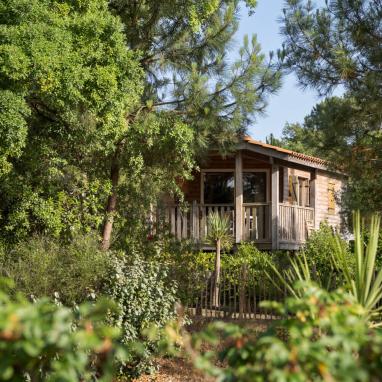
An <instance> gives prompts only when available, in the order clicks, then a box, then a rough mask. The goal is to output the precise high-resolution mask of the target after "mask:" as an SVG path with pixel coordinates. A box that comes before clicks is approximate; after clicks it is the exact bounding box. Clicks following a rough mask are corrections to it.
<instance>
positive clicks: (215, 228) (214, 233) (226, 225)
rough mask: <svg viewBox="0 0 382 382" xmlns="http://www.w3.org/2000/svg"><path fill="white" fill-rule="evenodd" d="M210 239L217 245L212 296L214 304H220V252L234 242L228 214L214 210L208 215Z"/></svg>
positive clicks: (216, 305) (215, 305) (217, 305)
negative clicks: (221, 213)
mask: <svg viewBox="0 0 382 382" xmlns="http://www.w3.org/2000/svg"><path fill="white" fill-rule="evenodd" d="M207 237H208V240H209V241H210V242H211V244H212V245H213V246H214V247H215V250H216V254H215V270H214V275H213V289H212V290H213V295H212V296H211V301H212V306H214V307H219V305H220V294H219V290H220V288H219V285H220V252H221V250H222V249H224V248H229V247H230V245H231V244H232V235H231V233H230V218H229V216H228V215H223V216H221V215H220V214H219V213H218V212H212V213H211V214H210V215H209V216H208V235H207Z"/></svg>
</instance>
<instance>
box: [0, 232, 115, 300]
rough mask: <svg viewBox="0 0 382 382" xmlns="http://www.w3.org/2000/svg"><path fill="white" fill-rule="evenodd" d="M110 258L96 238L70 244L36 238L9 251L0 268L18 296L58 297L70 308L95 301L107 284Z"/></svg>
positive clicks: (79, 240)
mask: <svg viewBox="0 0 382 382" xmlns="http://www.w3.org/2000/svg"><path fill="white" fill-rule="evenodd" d="M109 257H110V255H109V254H107V253H105V252H102V251H100V249H99V243H98V241H97V239H96V237H95V236H91V235H89V236H78V237H77V238H76V239H74V240H73V241H71V242H70V243H68V244H62V243H60V242H59V241H57V240H55V239H52V238H48V237H37V236H36V237H33V238H31V239H29V240H27V241H25V242H22V243H19V244H18V245H17V246H15V247H14V248H12V249H11V250H9V251H7V252H6V253H5V254H4V255H3V256H2V257H1V259H0V266H1V274H2V275H3V276H6V277H9V278H11V279H13V280H14V282H15V288H16V290H17V291H18V292H22V293H23V294H24V295H26V296H34V297H35V298H38V297H42V296H47V297H50V298H57V297H58V298H59V300H60V301H62V302H63V303H64V304H65V305H67V306H71V305H73V304H76V303H80V302H83V301H84V300H86V299H89V297H91V296H93V297H95V296H94V295H95V294H96V293H98V291H99V290H100V288H101V285H102V283H103V282H104V281H105V277H106V275H107V272H108V266H109V265H108V264H109Z"/></svg>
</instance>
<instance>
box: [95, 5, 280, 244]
mask: <svg viewBox="0 0 382 382" xmlns="http://www.w3.org/2000/svg"><path fill="white" fill-rule="evenodd" d="M247 4H248V6H249V10H250V11H253V7H254V4H255V2H254V1H248V2H247ZM110 7H111V9H112V11H113V12H114V13H115V14H116V15H118V16H119V17H120V18H121V20H122V22H123V23H124V25H125V35H126V43H127V46H128V47H129V48H130V49H132V50H133V51H136V52H137V53H138V54H139V55H140V63H141V66H142V68H143V70H144V73H145V87H144V92H143V95H142V97H141V100H140V104H139V106H138V107H137V108H136V109H135V111H134V112H132V113H129V115H128V116H127V120H128V122H129V125H130V126H131V129H132V130H133V131H134V130H136V127H134V126H142V125H144V126H146V127H147V129H148V130H150V126H148V125H147V124H146V123H145V121H146V120H147V119H148V118H151V120H153V119H155V118H160V119H162V118H167V123H170V125H171V124H172V123H175V122H176V123H184V124H185V126H187V127H188V128H189V129H190V132H192V135H193V139H192V143H190V144H189V150H190V152H189V153H190V155H191V156H192V157H195V156H198V155H200V154H201V153H202V152H203V151H205V150H206V149H208V148H209V147H211V145H214V146H215V147H220V148H221V149H222V150H229V149H230V148H232V147H233V144H234V143H235V139H237V137H238V135H239V134H240V133H242V132H244V130H245V128H246V127H247V126H248V125H249V124H250V123H251V122H252V121H253V120H254V118H255V116H256V115H257V114H258V113H261V112H263V111H264V109H265V107H266V101H267V97H268V96H269V95H270V94H271V93H273V92H275V91H276V90H277V89H278V88H279V86H280V71H279V67H278V64H276V63H274V62H273V55H271V56H270V57H269V59H267V58H266V57H265V55H264V54H262V53H261V50H260V45H259V44H258V42H257V40H256V37H255V36H254V37H252V39H251V41H250V40H249V38H248V37H246V38H245V39H244V44H243V47H242V48H241V49H240V51H239V57H238V59H237V60H235V61H234V62H233V63H230V62H229V60H228V53H229V52H230V50H231V49H232V45H233V37H234V34H235V32H236V31H237V27H238V11H239V1H237V0H224V1H208V0H204V1H198V0H186V1H185V0H164V1H157V0H143V1H139V2H137V1H130V0H112V1H111V3H110ZM164 116H166V117H164ZM148 130H147V132H148V135H150V133H149V131H148ZM171 130H172V128H171V126H170V127H168V128H167V130H166V131H167V132H168V133H169V134H170V133H171ZM140 131H142V130H140ZM138 136H139V138H140V139H139V140H138V142H139V147H138V148H137V145H135V146H134V145H133V144H132V140H133V141H134V137H132V135H131V134H129V133H128V134H126V136H124V137H122V138H121V139H120V140H119V141H118V144H117V145H116V150H115V152H114V155H113V156H112V158H111V161H110V162H111V171H110V173H111V180H112V183H113V192H112V193H111V195H110V197H109V201H108V205H107V208H106V212H107V219H106V223H105V227H104V231H103V243H104V244H103V246H104V248H105V249H106V248H108V247H109V245H110V239H111V230H112V226H113V216H114V215H115V213H116V210H117V207H116V203H117V196H118V189H119V187H120V181H119V180H120V179H121V173H126V152H127V151H128V150H131V149H132V148H133V151H134V156H136V155H138V156H140V147H143V146H142V145H145V144H146V143H147V140H146V139H145V137H144V136H142V135H138ZM128 138H129V139H130V141H128ZM173 143H174V142H173ZM178 143H179V142H177V143H176V144H178ZM127 146H128V148H127ZM155 146H156V145H155V143H154V144H153V145H152V148H153V150H155ZM162 148H163V150H165V151H166V150H167V151H170V152H171V151H173V152H174V150H176V147H174V144H172V145H169V146H167V147H162ZM174 153H175V152H174ZM181 155H182V154H181ZM148 157H149V158H151V159H152V156H151V155H150V154H149V155H148ZM124 158H125V159H124ZM187 164H189V162H188V163H187ZM184 175H185V174H184ZM174 186H175V185H174ZM124 203H125V202H124Z"/></svg>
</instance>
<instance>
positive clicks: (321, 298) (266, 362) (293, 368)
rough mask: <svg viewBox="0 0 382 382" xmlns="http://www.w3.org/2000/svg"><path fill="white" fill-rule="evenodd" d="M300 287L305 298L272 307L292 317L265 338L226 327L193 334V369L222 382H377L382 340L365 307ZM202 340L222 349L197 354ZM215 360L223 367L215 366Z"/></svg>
mask: <svg viewBox="0 0 382 382" xmlns="http://www.w3.org/2000/svg"><path fill="white" fill-rule="evenodd" d="M301 287H302V290H303V295H302V297H301V298H298V299H296V298H288V299H286V301H285V302H284V303H283V304H280V303H269V304H268V305H271V306H272V307H273V308H276V309H277V310H278V313H279V314H280V316H283V317H288V318H286V319H284V320H281V321H279V322H275V323H274V324H273V325H271V326H270V328H269V329H268V330H267V331H266V332H265V333H263V334H261V335H257V333H253V332H252V331H250V330H248V329H247V330H246V329H243V328H242V327H238V326H236V325H233V324H223V323H214V324H212V325H211V326H210V327H209V328H208V329H207V330H205V331H204V332H202V333H201V334H198V335H195V338H194V342H193V343H194V347H193V348H192V347H191V349H193V350H192V351H191V354H192V356H193V359H194V363H195V365H196V366H197V367H198V368H200V369H202V370H204V371H205V372H206V373H208V374H210V375H213V376H215V377H217V380H218V381H240V382H245V381H277V382H278V381H354V382H355V381H365V382H366V381H371V380H378V379H379V376H380V368H381V367H382V365H381V361H380V360H381V349H382V347H381V344H382V336H381V333H380V332H379V331H377V330H372V331H371V330H370V329H369V327H368V325H367V323H366V321H365V319H364V314H363V313H364V310H363V308H362V307H361V306H359V305H358V304H357V303H356V302H355V300H354V299H353V298H352V297H351V296H349V295H348V294H345V293H344V292H343V291H341V290H338V291H334V292H326V291H324V290H321V289H319V288H317V287H316V286H314V285H309V284H308V285H306V284H305V285H302V286H301ZM204 342H208V343H210V344H212V345H213V349H216V345H217V344H218V343H221V346H220V347H221V349H220V350H210V351H207V352H205V353H203V352H200V350H199V352H198V351H195V350H198V347H199V346H200V344H202V343H204ZM188 350H189V351H190V347H188ZM216 358H218V359H219V361H220V362H224V364H225V367H223V368H220V367H217V366H216V364H215V360H216Z"/></svg>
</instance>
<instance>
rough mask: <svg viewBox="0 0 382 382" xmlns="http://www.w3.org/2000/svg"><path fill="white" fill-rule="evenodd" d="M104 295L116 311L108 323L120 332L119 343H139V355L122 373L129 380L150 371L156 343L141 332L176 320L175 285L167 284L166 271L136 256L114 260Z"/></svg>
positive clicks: (130, 361)
mask: <svg viewBox="0 0 382 382" xmlns="http://www.w3.org/2000/svg"><path fill="white" fill-rule="evenodd" d="M105 293H106V294H107V295H108V296H110V297H111V298H112V299H113V301H115V303H116V304H117V306H118V308H119V309H118V311H116V312H115V313H112V314H111V315H110V317H109V321H110V323H111V324H112V325H113V326H116V327H117V328H119V329H120V330H121V332H122V339H121V341H122V343H124V344H129V343H131V342H134V341H137V340H139V341H140V354H139V355H138V356H137V357H132V358H130V359H129V361H128V362H127V363H124V364H122V365H123V367H122V371H123V372H124V373H127V374H128V375H130V376H136V375H139V374H140V373H142V372H149V371H152V369H153V363H152V355H153V353H155V351H156V350H157V345H158V343H157V341H158V339H157V340H156V341H153V340H151V339H149V338H147V337H145V336H144V332H145V331H148V330H149V329H150V327H151V326H153V325H154V326H156V327H157V328H161V327H163V326H164V325H165V324H167V322H168V321H170V320H173V319H175V317H176V313H175V303H176V301H177V299H176V284H175V283H174V281H173V280H169V278H168V270H167V267H166V266H164V265H161V264H159V263H157V262H154V261H143V260H141V259H140V258H139V257H137V256H133V258H131V256H129V257H128V258H127V257H126V256H122V257H120V258H118V257H116V258H114V259H113V267H112V271H111V273H110V275H109V277H108V282H107V283H106V284H105Z"/></svg>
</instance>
